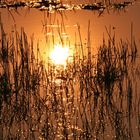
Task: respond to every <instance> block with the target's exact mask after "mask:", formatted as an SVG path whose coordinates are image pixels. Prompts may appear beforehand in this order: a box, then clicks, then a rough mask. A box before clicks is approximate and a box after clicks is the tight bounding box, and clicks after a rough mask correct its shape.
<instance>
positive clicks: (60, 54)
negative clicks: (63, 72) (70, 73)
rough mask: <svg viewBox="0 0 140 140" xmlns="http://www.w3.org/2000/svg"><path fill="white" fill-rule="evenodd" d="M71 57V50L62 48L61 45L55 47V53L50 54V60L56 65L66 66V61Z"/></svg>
mask: <svg viewBox="0 0 140 140" xmlns="http://www.w3.org/2000/svg"><path fill="white" fill-rule="evenodd" d="M68 57H69V48H68V47H62V46H61V45H60V44H57V45H55V46H54V49H53V51H52V52H51V54H50V58H51V60H52V61H53V63H54V64H56V65H66V61H67V59H68Z"/></svg>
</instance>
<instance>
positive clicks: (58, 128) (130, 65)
mask: <svg viewBox="0 0 140 140" xmlns="http://www.w3.org/2000/svg"><path fill="white" fill-rule="evenodd" d="M65 3H68V4H71V3H73V4H81V3H82V2H81V1H80V3H79V1H78V2H77V1H71V2H69V1H67V2H65ZM83 3H89V1H84V2H83ZM83 3H82V4H83ZM0 12H1V19H2V23H3V27H4V30H5V32H6V35H7V36H8V35H9V36H10V35H11V34H14V33H16V31H17V32H18V33H19V34H18V33H17V34H15V35H16V36H17V38H16V40H18V41H17V42H16V43H17V46H16V47H17V48H16V47H15V48H14V51H13V50H11V48H12V47H11V48H10V47H9V50H10V52H12V53H13V54H14V56H13V61H11V60H10V61H8V63H7V62H6V61H4V60H5V59H2V54H3V51H2V45H1V67H2V68H1V75H0V76H1V81H0V82H1V84H0V86H1V93H2V94H1V96H0V97H1V99H3V100H1V112H0V115H1V116H0V117H1V119H0V127H1V130H0V131H1V133H0V137H1V138H2V139H4V140H6V139H31V140H32V139H33V140H34V139H42V140H45V139H48V140H54V139H56V140H58V139H60V140H61V139H62V140H65V139H69V140H72V139H73V140H86V139H91V140H95V139H97V140H102V139H105V140H112V139H113V140H114V139H115V140H118V139H120V140H128V139H130V140H131V139H132V140H138V139H139V138H140V96H139V94H140V87H139V84H140V81H139V80H140V67H139V64H140V60H139V51H140V46H139V45H140V28H139V25H140V18H139V13H140V3H139V2H138V1H137V2H135V3H134V4H132V5H129V6H128V7H126V8H125V9H120V10H117V9H115V10H114V9H109V10H105V11H104V12H103V13H102V14H101V15H100V14H99V12H98V11H93V10H80V9H77V10H61V11H57V12H56V11H53V12H50V13H48V12H47V11H40V10H39V9H36V8H29V7H23V8H18V9H17V10H15V9H12V10H10V11H9V10H7V9H2V8H1V9H0ZM23 28H24V29H23ZM23 30H24V31H23ZM20 32H21V33H22V34H20ZM24 32H25V33H26V35H27V38H26V35H25V34H24ZM1 36H2V35H1ZM113 37H114V38H115V39H114V38H113ZM134 37H135V43H136V44H137V51H138V54H137V56H136V57H137V58H136V60H135V62H133V57H131V53H132V52H133V53H134V54H135V48H134V47H132V46H133V45H134V44H135V43H134ZM9 38H10V37H9ZM104 39H105V40H106V41H105V44H108V45H107V46H102V47H101V48H100V46H101V45H102V44H103V43H104ZM113 39H114V40H113ZM1 42H2V41H1ZM11 42H12V39H11V40H10V39H9V44H10V43H11ZM27 42H29V45H27V44H28V43H27ZM32 42H33V43H32ZM26 43H27V44H26ZM7 44H8V43H7ZM37 44H38V45H37ZM58 44H61V45H62V46H63V47H66V46H68V47H69V50H70V55H69V59H68V60H67V63H68V65H67V64H66V65H65V66H64V65H63V64H61V65H59V66H57V65H58V64H56V63H55V64H52V62H51V63H50V59H51V57H50V54H51V52H52V51H53V49H54V48H55V45H57V46H58ZM109 44H115V45H112V47H111V48H110V47H109ZM132 44H133V45H132ZM22 45H23V48H22V47H21V46H22ZM26 45H27V46H28V47H29V48H30V49H29V50H30V51H29V53H28V47H27V46H26ZM11 46H12V43H11ZM114 46H115V47H114ZM134 46H135V45H134ZM32 47H33V50H34V54H32V49H31V48H32ZM22 49H23V50H22ZM38 49H39V51H38ZM110 49H111V50H110ZM133 49H134V50H133ZM57 51H58V54H60V55H64V54H62V52H63V51H62V50H61V49H60V52H59V50H58V49H57ZM57 51H56V53H54V54H55V56H56V55H57ZM23 52H24V53H26V54H27V56H26V57H25V56H24V55H25V54H24V53H23ZM64 53H65V54H66V53H67V50H66V52H65V51H64ZM33 55H35V57H34V56H33ZM126 56H127V57H126ZM23 57H24V59H22V58H23ZM129 57H130V59H129ZM8 58H9V57H8ZM9 59H10V58H9ZM28 60H29V61H28ZM40 60H41V61H40ZM38 61H40V62H38ZM48 61H49V62H48ZM11 67H12V68H11ZM7 73H8V74H7ZM5 77H6V78H5ZM7 79H8V80H7ZM5 81H6V82H5ZM4 83H8V84H7V85H8V86H3V85H4ZM9 85H10V87H11V89H10V91H11V93H12V94H10V96H9V95H6V96H5V93H4V92H5V91H7V88H8V90H9ZM5 87H6V90H5ZM9 99H10V100H9Z"/></svg>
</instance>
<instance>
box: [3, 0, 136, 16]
mask: <svg viewBox="0 0 140 140" xmlns="http://www.w3.org/2000/svg"><path fill="white" fill-rule="evenodd" d="M134 2H135V1H131V0H130V1H124V2H111V1H110V0H107V1H103V2H93V3H88V4H76V5H75V4H72V2H71V3H70V4H65V3H63V2H61V1H55V0H52V1H49V0H42V1H27V2H23V1H10V2H8V1H1V2H0V8H7V9H8V10H10V9H15V10H17V9H18V8H21V7H27V8H36V9H39V10H40V11H48V12H53V11H62V10H73V11H75V10H91V11H98V12H99V14H102V13H103V12H104V10H107V11H110V10H123V9H125V8H126V7H128V6H129V5H132V4H133V3H134Z"/></svg>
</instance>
